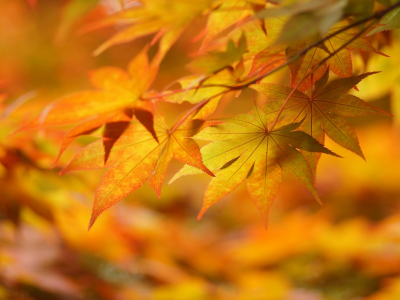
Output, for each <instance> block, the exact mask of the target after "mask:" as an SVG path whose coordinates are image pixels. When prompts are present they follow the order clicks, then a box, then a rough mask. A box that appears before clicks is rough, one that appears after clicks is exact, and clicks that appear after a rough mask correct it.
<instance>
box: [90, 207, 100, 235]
mask: <svg viewBox="0 0 400 300" xmlns="http://www.w3.org/2000/svg"><path fill="white" fill-rule="evenodd" d="M98 216H99V214H95V213H94V211H93V212H92V216H91V217H90V221H89V226H88V231H89V230H90V229H91V228H92V227H93V225H94V222H96V220H97V217H98Z"/></svg>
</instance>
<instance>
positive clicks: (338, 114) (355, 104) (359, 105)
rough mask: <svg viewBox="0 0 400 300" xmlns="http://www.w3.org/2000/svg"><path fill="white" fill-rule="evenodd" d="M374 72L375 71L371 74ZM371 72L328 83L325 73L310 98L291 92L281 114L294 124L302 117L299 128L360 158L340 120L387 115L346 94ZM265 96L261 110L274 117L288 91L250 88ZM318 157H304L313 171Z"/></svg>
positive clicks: (344, 122) (273, 87) (352, 135)
mask: <svg viewBox="0 0 400 300" xmlns="http://www.w3.org/2000/svg"><path fill="white" fill-rule="evenodd" d="M375 73H376V72H375ZM375 73H365V74H361V75H357V76H352V77H348V78H341V79H336V80H333V81H332V82H330V83H327V82H328V76H329V70H327V71H326V72H325V74H324V75H323V76H322V77H321V79H319V80H318V81H317V82H316V83H315V86H314V88H313V89H312V91H311V93H310V95H306V94H305V93H302V92H300V91H295V92H294V93H293V95H292V97H291V98H290V100H289V101H288V102H287V104H286V106H285V108H284V109H283V111H282V115H283V116H286V117H287V118H289V119H291V120H292V122H298V120H301V119H302V118H304V122H303V123H302V124H301V126H300V128H301V129H302V130H304V131H305V132H306V133H308V134H309V135H311V136H312V137H314V138H315V139H316V140H317V141H318V142H320V143H321V144H324V141H325V134H327V135H328V136H329V137H330V138H331V139H332V140H333V141H334V142H336V143H337V144H339V145H340V146H342V147H344V148H346V149H348V150H350V151H352V152H354V153H356V154H357V155H359V156H360V157H362V158H363V159H365V157H364V154H363V152H362V150H361V147H360V143H359V141H358V138H357V135H356V133H355V131H354V129H353V128H352V127H351V126H350V124H349V123H348V121H347V120H346V119H345V118H344V117H356V116H367V115H373V114H383V115H388V116H391V114H390V113H388V112H386V111H384V110H381V109H379V108H377V107H375V106H373V105H371V104H369V103H367V102H365V101H363V100H361V99H359V98H358V97H356V96H354V95H350V94H347V92H348V91H349V90H350V89H351V88H352V87H353V86H354V85H356V84H358V83H359V82H360V81H361V80H362V79H364V78H365V77H367V76H370V75H372V74H375ZM251 87H252V88H253V89H255V90H257V91H259V92H261V93H263V94H264V95H266V96H267V97H268V100H267V102H266V103H265V106H264V108H263V109H264V111H265V112H266V113H267V114H268V115H271V116H276V115H277V113H278V112H279V110H280V109H281V107H282V104H283V101H285V100H286V99H287V97H288V95H289V94H290V93H291V91H292V88H290V87H285V86H280V85H277V84H270V83H261V84H258V85H253V86H251ZM319 157H320V154H318V153H315V154H307V155H306V158H307V160H308V161H309V162H310V165H311V166H312V169H313V171H314V172H315V170H316V166H317V162H318V160H319Z"/></svg>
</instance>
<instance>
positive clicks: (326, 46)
mask: <svg viewBox="0 0 400 300" xmlns="http://www.w3.org/2000/svg"><path fill="white" fill-rule="evenodd" d="M342 29H346V30H344V31H343V32H340V33H336V32H337V31H339V30H342ZM335 33H336V34H335ZM358 33H359V29H358V28H355V27H351V26H350V23H349V22H348V21H346V20H345V21H341V22H339V23H337V24H335V25H334V26H332V28H330V29H329V30H328V31H327V33H326V36H325V37H326V40H325V41H324V43H323V44H322V45H320V46H318V47H313V48H311V49H309V50H308V51H307V52H306V53H305V54H304V55H303V56H301V57H298V58H296V56H297V55H298V54H299V53H301V52H302V51H303V50H304V49H307V47H308V45H309V44H310V43H311V42H312V41H313V39H311V40H309V41H301V42H291V43H290V44H288V45H284V44H283V45H280V46H275V45H273V44H272V45H269V46H268V47H266V48H265V49H263V50H262V51H261V52H259V53H257V54H256V55H255V56H254V59H253V64H252V68H251V70H250V73H249V75H248V76H254V75H255V74H258V76H263V75H265V74H267V73H269V72H271V71H272V70H274V69H276V68H278V67H280V66H282V65H284V64H288V67H289V70H290V85H291V87H295V86H297V83H299V82H300V81H301V80H303V78H304V77H305V76H306V75H307V74H309V73H310V72H313V81H312V82H311V81H310V80H306V81H304V82H302V84H300V86H299V87H298V90H299V91H306V90H308V89H309V88H310V87H311V86H312V85H313V84H315V82H316V81H318V80H319V79H320V78H321V77H322V75H323V74H324V73H325V70H326V67H327V65H329V66H330V70H331V71H332V72H333V73H335V74H336V75H338V76H340V77H343V78H344V77H350V76H352V73H353V65H352V59H351V51H354V50H357V51H364V52H371V53H376V54H379V55H383V56H387V55H385V54H383V53H382V52H379V51H377V50H376V49H375V48H374V47H373V46H372V45H371V44H370V42H369V41H368V40H367V39H366V38H363V37H357V38H356V35H357V34H358ZM274 37H276V33H274ZM341 47H344V48H342V49H340V48H341ZM339 49H340V50H339ZM285 59H286V61H285ZM293 59H295V60H294V61H292V60H293ZM323 60H326V62H324V63H321V62H322V61H323ZM260 81H261V80H260ZM260 81H259V82H260Z"/></svg>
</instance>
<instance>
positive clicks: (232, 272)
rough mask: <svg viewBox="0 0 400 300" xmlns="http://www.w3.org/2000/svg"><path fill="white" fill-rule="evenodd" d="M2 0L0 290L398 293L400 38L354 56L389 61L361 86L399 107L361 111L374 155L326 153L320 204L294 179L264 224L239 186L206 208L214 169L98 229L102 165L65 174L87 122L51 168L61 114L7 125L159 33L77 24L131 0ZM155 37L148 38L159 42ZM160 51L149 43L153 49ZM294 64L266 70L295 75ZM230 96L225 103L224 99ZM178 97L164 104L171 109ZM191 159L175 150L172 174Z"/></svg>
mask: <svg viewBox="0 0 400 300" xmlns="http://www.w3.org/2000/svg"><path fill="white" fill-rule="evenodd" d="M96 2H97V1H86V2H85V1H74V4H73V5H71V3H72V2H71V1H61V0H60V1H54V0H38V1H34V0H30V1H25V0H12V1H10V0H0V8H1V10H0V111H1V114H2V119H1V121H0V123H1V124H0V299H27V300H30V299H40V300H46V299H71V300H74V299H90V300H91V299H106V300H107V299H118V300H120V299H121V300H122V299H128V300H130V299H135V300H136V299H138V300H141V299H143V300H144V299H155V300H197V299H215V300H225V299H226V300H228V299H229V300H239V299H240V300H253V299H254V300H256V299H257V300H280V299H283V300H286V299H288V300H339V299H346V300H347V299H349V300H350V299H354V300H355V299H365V300H395V299H400V201H399V200H400V172H399V170H400V151H399V148H400V135H399V129H400V127H399V125H400V118H399V117H400V104H399V103H400V99H399V97H400V77H399V76H400V68H399V63H400V61H399V59H400V58H399V57H400V56H399V53H400V38H399V37H398V35H396V33H387V32H382V33H379V34H378V35H376V36H374V39H373V40H372V42H373V43H374V45H375V46H376V47H378V48H380V51H383V52H384V53H386V54H387V55H389V56H390V58H387V57H383V56H377V55H375V56H372V57H371V58H370V59H369V60H368V63H367V64H365V61H366V58H365V57H363V56H361V55H358V56H357V54H356V55H354V67H355V72H363V71H364V70H368V71H382V73H380V74H378V75H375V76H372V77H369V78H368V79H366V80H364V81H363V82H362V83H361V84H360V85H359V86H358V88H359V90H360V92H355V93H358V94H357V95H359V96H360V97H361V98H363V99H365V100H367V101H371V102H372V103H373V104H374V105H376V106H378V107H381V108H385V109H387V110H389V111H391V112H392V113H393V114H394V115H395V117H394V119H393V120H389V119H388V118H385V117H368V118H363V119H362V120H361V119H360V120H359V119H354V118H353V119H352V120H351V121H352V124H353V125H354V126H355V128H356V131H357V133H358V135H359V139H360V143H361V145H362V148H363V150H364V153H365V156H366V157H367V162H364V161H362V160H361V159H360V158H358V157H356V156H355V155H353V154H351V153H350V152H344V151H343V149H340V148H339V147H338V146H336V145H335V144H334V143H329V141H328V145H327V146H328V148H330V149H332V150H333V151H335V152H336V153H339V154H341V155H344V156H345V158H343V159H337V158H334V157H331V156H323V158H322V160H321V163H320V167H319V170H318V174H317V188H318V190H319V192H320V194H321V198H322V199H323V200H324V203H325V207H320V206H319V205H318V204H317V203H316V202H315V201H314V200H313V199H312V196H311V194H309V193H308V192H307V191H306V190H305V189H304V188H303V187H302V186H300V185H299V184H297V183H296V182H293V181H290V180H289V179H287V180H285V181H284V183H283V185H282V187H281V189H280V193H279V195H278V197H277V199H276V202H275V204H274V206H273V209H272V210H271V213H270V224H269V229H268V230H267V231H266V230H265V229H264V227H263V225H262V223H261V220H260V218H259V214H258V212H257V211H256V208H255V207H254V206H253V205H252V204H251V203H250V202H251V200H250V197H249V196H248V194H247V192H246V191H245V188H244V186H242V187H240V188H238V189H237V190H235V191H234V192H233V193H231V194H230V195H229V196H227V197H226V198H225V199H224V200H223V201H220V202H219V203H218V204H216V205H215V206H214V208H213V209H212V210H211V211H210V212H208V214H207V215H206V217H204V218H203V219H202V220H201V221H200V222H197V221H196V215H197V213H198V210H199V209H200V206H201V201H202V197H203V194H204V190H205V187H206V185H207V182H208V181H209V178H208V177H207V176H206V175H199V176H196V177H190V178H183V179H181V180H180V181H178V182H176V183H174V184H173V185H171V186H166V187H165V188H164V195H163V197H162V198H161V200H158V199H157V197H156V195H155V193H154V192H153V191H152V190H151V189H150V188H149V186H148V185H147V184H146V186H145V187H143V188H142V189H140V190H138V191H136V192H134V193H132V194H131V195H129V196H128V197H127V198H126V199H125V200H124V201H122V202H120V203H118V204H117V205H115V206H114V207H113V208H112V209H110V210H108V211H107V212H106V213H104V214H103V215H102V217H101V218H100V219H99V220H98V221H97V224H96V225H95V226H94V227H93V229H92V230H91V231H90V233H88V232H87V231H86V229H87V223H88V220H89V216H90V210H91V206H92V198H93V193H94V190H95V187H96V185H97V183H98V182H99V179H100V177H101V175H102V173H103V172H104V171H101V170H99V171H90V172H77V173H74V174H69V175H64V176H59V175H57V173H58V171H60V167H61V166H62V165H65V164H66V163H67V162H68V161H69V160H70V159H71V158H72V157H73V154H74V153H76V151H77V150H78V149H80V148H82V145H85V144H87V143H88V142H90V141H92V140H93V138H91V137H84V138H79V139H78V141H77V142H76V143H75V144H73V146H72V147H71V148H70V149H69V150H67V152H66V153H65V155H64V156H63V158H62V160H61V162H60V164H59V167H56V168H54V169H50V167H51V165H52V163H53V161H54V159H55V157H56V155H57V152H58V147H59V145H60V144H61V141H62V137H63V133H64V132H65V127H64V128H60V129H55V130H54V129H52V130H51V131H49V130H41V131H38V132H28V133H19V134H16V135H10V133H12V132H13V131H15V130H16V129H17V127H18V126H20V124H22V123H24V122H26V121H28V120H29V119H30V118H31V117H32V116H33V115H35V114H38V113H39V112H40V110H41V109H42V108H43V106H45V105H47V104H49V103H51V102H52V101H54V100H55V99H57V98H59V97H60V96H62V95H64V94H66V93H71V92H74V91H77V90H82V89H85V88H88V87H89V83H88V80H87V78H86V74H87V72H88V71H89V70H91V69H93V68H96V67H99V66H105V65H115V66H120V67H125V66H126V65H127V63H128V62H129V60H130V59H131V58H132V57H133V56H134V55H135V54H136V53H137V52H138V51H139V50H140V49H141V48H142V47H143V46H144V45H145V44H147V43H149V42H150V41H151V39H150V38H141V39H138V40H137V41H135V42H133V43H129V44H123V45H118V46H115V47H112V48H110V49H108V50H107V51H105V52H104V53H103V54H101V55H100V56H98V57H93V56H92V52H93V50H94V49H95V48H96V47H97V46H98V45H99V44H101V43H102V42H103V41H104V40H106V39H107V38H108V37H110V35H112V34H113V33H114V32H116V31H117V30H118V28H117V27H115V28H107V29H103V30H98V31H95V32H92V33H89V34H85V35H77V34H75V33H74V32H76V29H77V28H79V26H80V25H82V24H83V23H87V22H90V21H92V20H95V19H99V18H101V17H103V16H105V15H107V14H110V13H113V12H115V11H118V10H120V9H121V6H122V5H123V4H125V5H129V1H126V3H125V2H123V1H118V0H109V1H102V2H101V5H99V6H95V4H96ZM204 25H205V19H202V18H199V19H196V20H195V21H194V24H192V25H191V26H189V28H188V29H187V30H186V31H185V32H184V34H183V37H182V38H181V39H180V40H179V41H178V42H177V43H176V44H175V45H174V46H173V48H172V49H171V51H170V52H169V53H168V54H167V57H166V58H165V59H164V61H163V63H162V65H161V69H160V73H159V75H158V78H157V80H156V82H155V84H154V88H155V89H157V90H161V89H163V87H165V86H166V85H167V84H168V83H170V82H172V81H174V80H175V79H177V78H179V77H181V76H184V75H187V74H189V73H188V71H186V69H185V68H184V66H185V65H186V64H187V63H188V62H189V61H190V55H191V54H192V53H195V52H196V51H197V50H198V49H199V47H200V42H193V43H188V42H187V41H188V40H190V39H191V38H192V37H193V36H196V35H197V34H198V32H199V28H203V27H204ZM151 51H152V50H150V53H152V52H151ZM154 53H155V51H153V55H154ZM288 77H289V75H288V72H287V71H282V72H278V73H277V74H276V75H274V76H273V77H268V81H269V82H271V81H272V82H283V83H287V82H288ZM251 99H252V95H251V93H250V92H248V91H244V92H243V93H242V94H241V95H240V97H239V98H238V99H235V100H233V95H228V96H226V97H225V98H224V100H223V101H222V103H221V105H220V107H219V108H218V111H217V112H216V114H215V115H221V114H224V115H230V114H234V113H238V112H243V111H246V110H249V109H250V107H251V105H252V100H251ZM228 104H229V105H228ZM185 105H186V104H183V105H181V106H178V105H173V104H162V109H163V110H164V111H165V112H166V115H167V117H168V118H169V119H170V121H172V120H173V119H174V117H175V116H176V115H177V114H178V113H179V112H180V111H182V107H186V106H185ZM179 167H180V164H179V163H177V162H175V164H173V165H172V166H171V168H170V170H169V172H168V174H167V177H168V176H169V177H171V175H172V174H173V171H176V170H178V168H179Z"/></svg>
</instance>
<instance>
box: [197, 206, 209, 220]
mask: <svg viewBox="0 0 400 300" xmlns="http://www.w3.org/2000/svg"><path fill="white" fill-rule="evenodd" d="M206 211H207V208H205V207H203V208H202V209H201V211H200V212H199V214H198V215H197V221H200V220H201V218H202V217H203V215H204V213H205V212H206Z"/></svg>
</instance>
